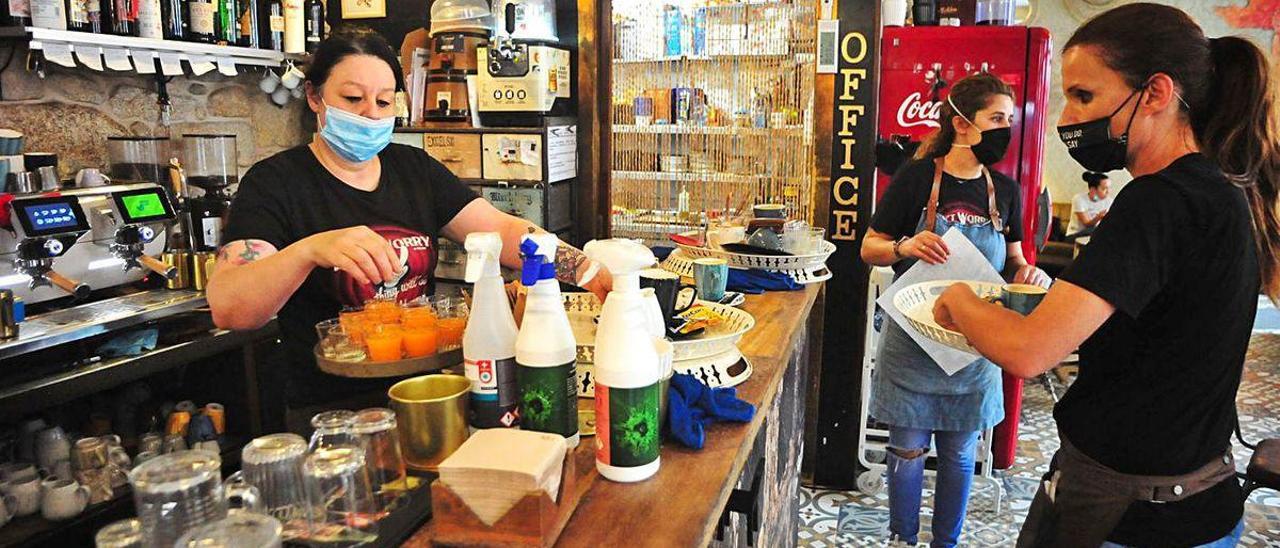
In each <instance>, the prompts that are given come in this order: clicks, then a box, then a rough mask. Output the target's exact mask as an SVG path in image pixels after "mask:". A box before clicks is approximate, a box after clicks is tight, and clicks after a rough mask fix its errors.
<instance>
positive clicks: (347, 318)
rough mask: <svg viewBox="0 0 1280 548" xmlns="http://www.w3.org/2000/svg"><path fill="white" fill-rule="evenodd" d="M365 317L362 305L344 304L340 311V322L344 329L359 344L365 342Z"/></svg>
mask: <svg viewBox="0 0 1280 548" xmlns="http://www.w3.org/2000/svg"><path fill="white" fill-rule="evenodd" d="M365 318H366V315H365V312H364V307H360V306H344V307H342V311H341V312H338V323H339V324H340V325H342V331H343V332H344V333H346V334H347V336H348V337H351V340H352V341H354V342H355V343H356V344H359V345H363V344H364V323H365Z"/></svg>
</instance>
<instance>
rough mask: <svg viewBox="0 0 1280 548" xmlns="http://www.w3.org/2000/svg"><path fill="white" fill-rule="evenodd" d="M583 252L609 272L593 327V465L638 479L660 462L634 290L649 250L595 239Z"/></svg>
mask: <svg viewBox="0 0 1280 548" xmlns="http://www.w3.org/2000/svg"><path fill="white" fill-rule="evenodd" d="M584 251H586V253H587V256H588V257H590V258H592V259H593V260H595V261H597V262H599V263H601V264H602V265H604V267H605V268H607V269H609V272H610V273H612V274H613V291H610V292H609V295H608V297H606V298H605V301H604V307H603V308H602V309H601V311H600V325H599V326H598V327H597V328H596V345H595V346H596V348H595V351H596V353H595V372H596V378H595V381H596V395H595V405H596V469H597V470H599V471H600V475H602V476H604V477H606V478H609V479H611V480H613V481H621V482H632V481H642V480H645V479H648V478H649V477H650V476H652V475H654V474H655V473H657V472H658V467H659V465H660V464H661V460H660V458H659V456H658V449H659V447H660V445H661V443H660V441H661V440H660V436H659V428H660V426H659V425H660V421H659V419H658V407H659V405H658V403H659V402H658V397H659V391H660V388H659V383H658V381H659V380H660V378H661V377H660V374H659V364H658V353H657V351H656V349H655V347H654V338H653V332H652V329H651V327H652V322H651V320H652V317H651V315H650V312H649V309H648V303H647V300H646V299H645V296H644V294H643V293H642V292H641V291H640V270H642V269H645V268H648V267H649V266H651V265H653V263H654V258H653V252H651V251H649V249H648V248H646V247H645V246H644V245H643V244H641V243H639V242H636V241H634V240H624V239H612V240H596V241H593V242H590V243H588V244H587V247H586V248H585V249H584Z"/></svg>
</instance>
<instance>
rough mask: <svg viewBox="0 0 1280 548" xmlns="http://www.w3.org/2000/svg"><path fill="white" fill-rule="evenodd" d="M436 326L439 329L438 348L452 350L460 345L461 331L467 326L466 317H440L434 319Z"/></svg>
mask: <svg viewBox="0 0 1280 548" xmlns="http://www.w3.org/2000/svg"><path fill="white" fill-rule="evenodd" d="M436 328H437V329H438V330H439V331H440V340H439V346H440V349H441V350H453V349H455V348H457V347H459V346H461V345H462V332H463V331H465V330H466V328H467V318H466V317H453V318H440V319H439V320H436Z"/></svg>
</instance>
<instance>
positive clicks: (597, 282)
mask: <svg viewBox="0 0 1280 548" xmlns="http://www.w3.org/2000/svg"><path fill="white" fill-rule="evenodd" d="M582 288H583V289H585V290H587V291H590V292H592V293H594V294H595V296H596V298H598V299H600V302H604V298H605V296H606V295H608V294H609V292H610V291H613V274H610V273H609V269H607V268H605V267H604V265H600V270H599V271H598V272H596V275H595V277H594V278H591V279H590V280H588V281H587V283H585V284H582Z"/></svg>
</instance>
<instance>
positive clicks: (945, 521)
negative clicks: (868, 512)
mask: <svg viewBox="0 0 1280 548" xmlns="http://www.w3.org/2000/svg"><path fill="white" fill-rule="evenodd" d="M931 435H932V436H933V438H934V439H936V440H937V442H938V451H937V459H938V479H937V482H935V483H936V484H935V486H934V491H933V542H932V543H931V544H930V546H947V547H950V546H955V545H956V544H957V543H958V542H959V541H960V532H961V531H962V530H963V528H964V514H965V510H966V507H967V506H968V504H969V487H970V486H971V485H972V484H973V463H974V458H975V457H974V448H975V446H976V445H977V442H978V433H977V432H976V431H974V432H946V431H941V430H939V431H936V432H931V431H929V430H923V429H919V428H901V427H896V426H890V427H889V446H890V447H896V448H899V449H902V450H904V451H910V450H913V449H924V450H926V454H922V455H920V456H919V457H916V458H914V459H905V458H902V457H899V456H898V455H897V454H895V453H894V452H893V451H888V456H887V460H886V461H885V462H886V463H887V464H888V476H889V534H890V535H892V536H893V537H895V538H897V539H898V540H901V541H904V542H907V543H908V544H911V545H915V543H916V536H917V535H918V534H919V532H920V491H921V487H922V484H923V482H924V463H925V459H926V457H927V452H928V451H927V450H928V448H929V437H930V436H931Z"/></svg>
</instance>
